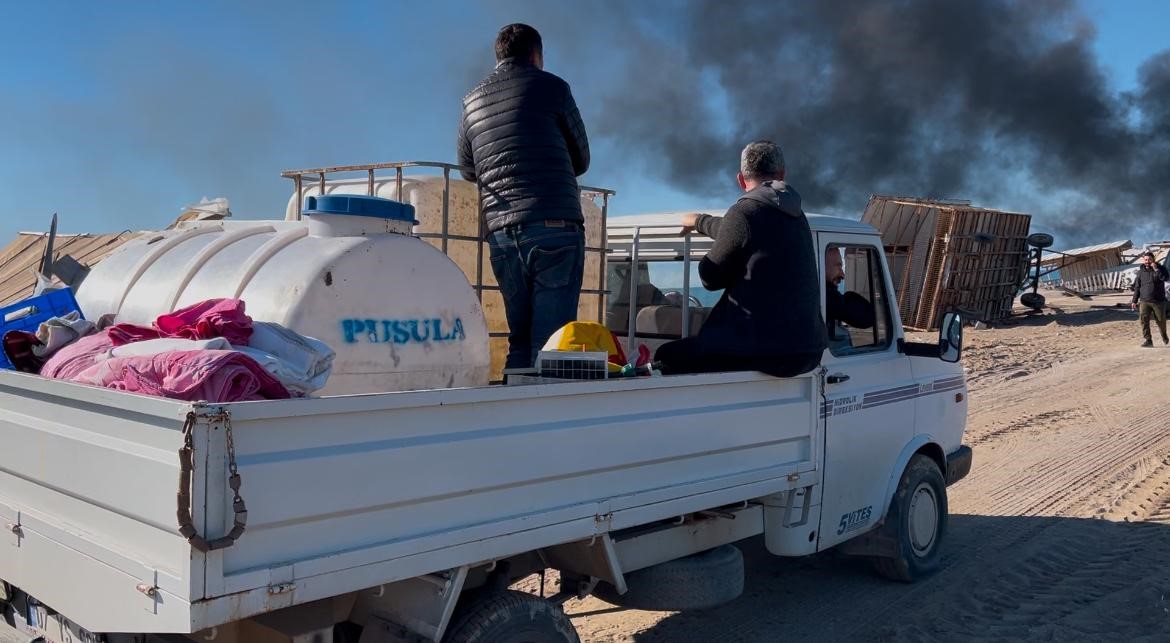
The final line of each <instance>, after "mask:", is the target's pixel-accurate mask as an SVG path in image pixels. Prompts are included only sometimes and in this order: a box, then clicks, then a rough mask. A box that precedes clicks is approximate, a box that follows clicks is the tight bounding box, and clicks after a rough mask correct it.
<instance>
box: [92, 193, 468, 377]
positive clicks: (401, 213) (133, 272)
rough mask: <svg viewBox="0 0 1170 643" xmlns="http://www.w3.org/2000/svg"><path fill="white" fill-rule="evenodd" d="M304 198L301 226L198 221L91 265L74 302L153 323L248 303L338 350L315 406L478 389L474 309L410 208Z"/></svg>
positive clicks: (462, 280)
mask: <svg viewBox="0 0 1170 643" xmlns="http://www.w3.org/2000/svg"><path fill="white" fill-rule="evenodd" d="M308 201H309V208H308V209H307V210H306V212H305V217H304V219H303V220H301V221H231V222H229V221H217V222H197V223H188V224H182V225H181V226H180V227H179V228H177V229H174V230H168V231H165V232H159V233H156V234H149V235H145V236H143V237H140V238H138V239H136V240H134V241H131V242H129V243H127V244H125V245H123V246H122V247H121V248H119V249H118V250H117V251H116V252H115V253H114V254H112V255H110V256H109V257H107V258H106V259H104V260H103V261H102V262H101V263H99V264H98V265H97V266H95V267H94V269H93V271H92V272H91V273H90V274H89V276H88V277H87V278H86V279H85V281H84V282H83V283H82V284H81V287H80V289H79V291H78V293H77V299H78V303H79V304H80V306H81V309H82V311H84V313H85V315H86V317H87V318H89V319H97V318H98V317H99V316H100V315H103V314H106V313H114V314H116V315H117V320H118V321H119V322H129V323H136V324H149V323H151V322H153V321H154V319H155V318H157V317H158V316H159V315H160V314H163V313H167V312H171V311H173V310H176V309H179V308H183V307H186V306H189V305H191V304H194V303H197V302H199V301H203V300H205V299H212V298H219V297H235V298H239V299H242V300H243V301H244V302H245V304H246V311H247V313H248V315H249V316H251V317H252V318H253V319H255V320H257V321H268V322H275V323H279V324H282V325H284V326H286V327H288V328H291V329H293V330H295V331H297V332H299V333H301V334H303V335H308V336H310V337H315V338H317V339H320V340H322V341H324V342H325V343H326V344H328V345H329V346H330V347H331V348H333V350H335V351H336V352H337V356H336V358H335V360H334V363H333V373H332V375H331V376H330V378H329V383H328V385H327V386H326V388H325V389H323V390H322V391H319V392H318V394H319V395H346V394H353V393H376V392H386V391H403V390H421V389H431V388H449V387H464V386H482V385H486V384H487V383H488V380H489V368H490V356H489V348H488V331H487V323H486V321H485V319H484V314H483V310H482V308H481V307H480V304H479V300H478V298H477V297H476V294H475V291H474V290H473V289H472V287H471V285H470V284H469V283H468V280H467V278H466V277H465V276H464V274H463V272H462V271H461V270H460V269H459V267H458V266H456V265H455V264H454V263H453V262H452V261H451V259H449V258H448V257H447V256H446V255H444V254H443V253H442V252H441V251H439V250H437V249H435V248H434V247H432V246H431V245H430V244H428V243H425V242H424V241H422V240H420V239H418V238H416V237H414V236H412V235H411V234H410V232H411V228H412V226H413V224H414V210H413V208H412V207H411V206H409V205H403V204H401V203H397V202H394V201H389V200H387V199H380V198H376V197H366V196H349V195H344V196H343V195H331V196H325V197H315V198H312V199H309V200H308Z"/></svg>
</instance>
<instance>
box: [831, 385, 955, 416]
mask: <svg viewBox="0 0 1170 643" xmlns="http://www.w3.org/2000/svg"><path fill="white" fill-rule="evenodd" d="M965 386H966V384H965V383H964V378H963V376H962V375H959V376H957V377H947V378H943V379H938V380H935V381H933V382H922V383H920V384H910V385H909V386H899V387H897V388H888V389H883V390H880V391H870V392H869V393H866V394H865V395H845V396H842V397H836V398H831V399H829V400H827V401H825V402H823V403H822V404H821V418H822V419H823V418H828V417H837V416H841V415H845V414H848V413H853V412H855V411H861V410H864V409H872V408H874V407H878V406H884V405H886V404H893V403H895V402H905V401H907V400H913V399H915V398H919V397H925V396H927V395H934V394H936V393H945V392H946V391H958V390H960V389H962V388H963V387H965Z"/></svg>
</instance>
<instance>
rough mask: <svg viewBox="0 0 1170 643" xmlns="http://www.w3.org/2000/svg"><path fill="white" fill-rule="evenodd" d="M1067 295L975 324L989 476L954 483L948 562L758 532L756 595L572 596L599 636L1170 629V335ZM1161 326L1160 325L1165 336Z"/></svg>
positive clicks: (983, 464) (977, 423) (843, 636)
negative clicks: (771, 538) (884, 569)
mask: <svg viewBox="0 0 1170 643" xmlns="http://www.w3.org/2000/svg"><path fill="white" fill-rule="evenodd" d="M1049 300H1050V304H1051V306H1052V309H1050V310H1047V311H1045V314H1043V315H1037V316H1033V317H1027V318H1016V319H1017V320H1018V321H1017V323H1016V324H1014V325H1011V326H1000V327H996V328H990V329H986V330H974V329H968V331H967V335H966V345H967V348H966V354H965V356H964V359H963V361H964V364H965V366H966V368H967V371H968V380H969V384H970V395H971V404H970V418H969V423H968V427H967V434H966V442H967V443H968V444H970V445H971V446H972V447H973V448H974V450H975V465H974V469H973V471H972V473H971V475H970V476H969V477H968V478H967V479H966V480H963V481H962V482H960V483H959V484H957V485H955V486H954V487H952V488H951V489H950V500H951V522H950V531H949V534H948V536H947V541H946V543H945V545H944V547H945V550H944V563H943V569H942V571H940V572H939V573H938V574H937V575H935V576H933V577H931V578H929V579H927V580H925V581H922V582H919V583H916V584H914V585H900V584H896V583H890V582H888V581H884V580H882V579H880V578H878V577H876V576H875V575H874V574H873V573H871V572H870V570H869V567H868V565H866V564H864V563H862V562H861V561H858V560H854V559H848V558H844V557H842V556H839V555H836V554H835V553H834V552H827V553H824V554H818V555H816V556H811V557H808V558H801V559H781V558H775V557H771V556H769V555H768V554H767V552H766V551H764V548H763V546H762V544H761V543H759V542H756V541H746V542H744V543H740V545H741V548H742V549H743V550H744V553H745V558H746V561H747V585H746V590H745V592H744V595H743V596H742V597H741V598H740V599H738V600H737V601H735V602H733V603H731V604H729V605H725V606H723V607H720V608H717V609H713V610H708V611H703V612H690V613H678V614H673V613H657V612H640V611H633V610H623V609H619V608H614V607H613V606H611V605H608V604H606V603H604V602H602V601H600V600H598V599H594V598H590V599H587V600H584V601H572V602H570V603H568V604H567V605H566V611H567V612H568V613H569V614H570V616H571V618H572V619H573V622H574V623H575V625H576V626H577V628H578V630H579V632H580V634H581V639H582V640H583V641H684V642H685V641H695V642H698V641H779V640H784V641H976V640H978V641H984V640H986V641H992V640H995V641H1002V640H1030V641H1106V640H1107V641H1119V640H1125V641H1168V640H1170V379H1168V376H1167V373H1170V371H1168V370H1167V368H1168V366H1170V349H1164V348H1162V347H1161V345H1160V343H1159V344H1158V348H1155V349H1141V348H1139V347H1138V344H1139V343H1140V334H1139V331H1138V324H1137V315H1136V313H1131V312H1129V311H1128V309H1126V308H1115V307H1113V305H1114V304H1116V303H1119V302H1124V301H1128V298H1126V297H1122V296H1104V297H1095V298H1094V299H1093V301H1090V302H1085V301H1081V300H1079V299H1075V298H1072V297H1064V296H1060V295H1049ZM1156 334H1157V333H1156V331H1155V336H1156Z"/></svg>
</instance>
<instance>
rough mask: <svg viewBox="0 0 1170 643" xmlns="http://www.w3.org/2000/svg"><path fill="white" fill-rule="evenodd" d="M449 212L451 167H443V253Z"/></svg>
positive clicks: (399, 196)
mask: <svg viewBox="0 0 1170 643" xmlns="http://www.w3.org/2000/svg"><path fill="white" fill-rule="evenodd" d="M398 200H399V201H401V200H402V195H401V194H399V195H398ZM450 212H451V168H449V167H445V168H443V254H447V235H448V234H450V221H449V220H448V215H449V214H450Z"/></svg>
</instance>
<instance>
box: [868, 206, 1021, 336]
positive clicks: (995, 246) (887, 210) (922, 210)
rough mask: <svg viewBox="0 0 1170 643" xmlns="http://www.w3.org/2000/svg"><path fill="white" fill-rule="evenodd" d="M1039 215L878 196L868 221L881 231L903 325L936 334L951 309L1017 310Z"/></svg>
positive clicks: (981, 314) (993, 316)
mask: <svg viewBox="0 0 1170 643" xmlns="http://www.w3.org/2000/svg"><path fill="white" fill-rule="evenodd" d="M1031 218H1032V217H1031V216H1029V215H1027V214H1018V213H1014V212H1002V211H998V210H989V209H986V208H980V207H975V206H973V205H971V203H970V202H969V201H940V200H931V199H919V198H911V197H893V196H882V195H873V196H871V197H870V199H869V203H868V205H867V206H866V208H865V214H864V215H863V216H862V221H864V222H866V223H868V224H870V225H872V226H874V227H875V228H877V229H878V230H879V231H880V232H881V236H882V244H883V245H884V246H885V252H886V258H887V260H888V261H889V265H890V272H891V276H892V278H893V281H894V287H895V290H896V291H897V301H898V307H899V309H900V310H901V313H902V323H903V325H904V326H906V327H907V328H909V329H911V330H921V331H929V330H936V329H938V325H939V322H940V320H941V319H942V316H943V314H945V313H946V312H947V311H948V310H953V309H958V310H961V311H963V312H965V313H966V314H967V315H968V317H969V318H973V319H978V320H982V321H996V320H999V319H1003V318H1004V317H1006V316H1008V315H1009V314H1011V310H1012V303H1013V302H1014V301H1015V297H1016V295H1017V294H1018V293H1019V291H1020V287H1021V285H1022V283H1023V282H1024V280H1025V278H1026V274H1027V270H1028V244H1027V238H1028V227H1029V225H1030V224H1031Z"/></svg>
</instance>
